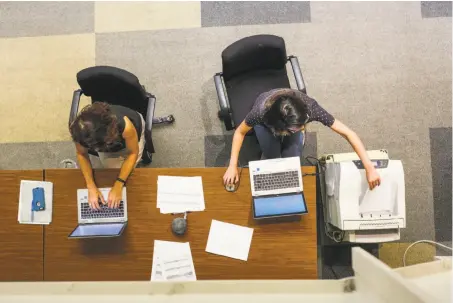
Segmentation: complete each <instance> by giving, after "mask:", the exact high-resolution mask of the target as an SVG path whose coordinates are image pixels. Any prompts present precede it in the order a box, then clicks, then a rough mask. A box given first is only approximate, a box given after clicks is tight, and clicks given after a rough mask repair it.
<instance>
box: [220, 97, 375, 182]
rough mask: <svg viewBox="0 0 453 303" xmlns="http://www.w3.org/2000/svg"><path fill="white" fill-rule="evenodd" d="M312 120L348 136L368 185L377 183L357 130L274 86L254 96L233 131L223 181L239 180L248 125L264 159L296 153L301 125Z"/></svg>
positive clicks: (315, 104) (301, 140)
mask: <svg viewBox="0 0 453 303" xmlns="http://www.w3.org/2000/svg"><path fill="white" fill-rule="evenodd" d="M313 121H317V122H321V123H322V124H324V125H325V126H327V127H330V128H331V129H332V130H333V131H335V132H336V133H338V134H339V135H341V136H342V137H344V138H345V139H346V140H348V142H349V143H350V144H351V146H352V148H353V149H354V151H355V152H356V153H357V155H358V156H359V158H360V160H362V162H363V164H364V166H365V169H366V176H367V180H368V184H369V187H370V189H373V188H374V187H376V186H378V185H380V183H381V179H380V176H379V174H378V172H377V170H376V168H375V167H374V165H373V163H372V162H371V160H370V159H369V158H368V155H367V153H366V150H365V147H364V146H363V144H362V141H361V140H360V138H359V137H358V136H357V134H356V133H355V132H353V131H352V130H351V129H349V128H348V127H347V126H346V125H344V124H343V123H341V122H340V121H339V120H338V119H335V118H334V117H333V116H332V115H331V114H329V113H328V112H327V111H326V110H325V109H323V108H322V107H321V106H320V105H319V104H318V102H316V100H314V99H312V98H310V97H308V96H307V95H306V94H304V93H302V92H300V91H298V90H294V89H274V90H271V91H269V92H265V93H263V94H261V95H259V96H258V98H257V99H256V101H255V104H254V105H253V108H252V110H251V111H250V112H249V113H248V114H247V116H246V117H245V119H244V121H242V123H241V124H240V125H239V126H238V127H237V128H236V131H235V132H234V136H233V146H232V148H231V157H230V165H229V167H228V169H227V171H226V173H225V175H224V176H223V181H224V184H225V185H226V184H234V183H236V182H238V181H239V175H238V168H237V165H238V157H239V151H240V150H241V146H242V142H243V140H244V137H245V135H246V134H247V133H248V132H249V131H250V130H251V129H252V128H253V130H254V132H255V134H256V137H257V138H258V142H259V145H260V147H261V151H262V153H263V158H264V159H274V158H280V157H283V158H285V157H300V156H301V154H302V149H303V145H304V132H305V125H307V124H308V123H310V122H313Z"/></svg>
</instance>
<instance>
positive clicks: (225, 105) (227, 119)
mask: <svg viewBox="0 0 453 303" xmlns="http://www.w3.org/2000/svg"><path fill="white" fill-rule="evenodd" d="M214 84H215V89H216V91H217V98H218V99H219V106H220V110H219V113H218V115H219V118H220V120H222V121H223V123H224V124H225V128H226V130H233V129H234V125H233V121H232V119H231V116H230V114H231V108H230V102H229V101H228V97H227V95H226V92H225V87H224V85H223V78H222V73H217V74H215V75H214Z"/></svg>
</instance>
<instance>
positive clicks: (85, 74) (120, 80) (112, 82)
mask: <svg viewBox="0 0 453 303" xmlns="http://www.w3.org/2000/svg"><path fill="white" fill-rule="evenodd" d="M77 82H78V83H79V85H80V89H77V90H75V91H74V93H73V96H72V105H71V111H70V114H69V125H70V124H71V123H72V121H74V119H75V118H76V117H77V113H78V110H79V102H80V97H81V96H82V94H84V95H86V96H88V97H91V102H92V103H94V102H97V101H102V102H107V103H109V104H113V105H122V106H125V107H128V108H130V109H133V110H135V111H137V112H139V113H140V114H142V116H143V118H144V119H145V122H146V123H145V140H146V144H145V150H144V151H143V156H142V163H143V164H149V163H151V162H152V154H153V153H154V144H153V139H152V136H151V132H152V127H153V124H170V123H173V122H174V120H175V119H174V117H173V115H168V116H166V117H160V118H155V117H154V109H155V107H156V97H155V96H154V95H152V94H150V93H148V92H147V91H146V90H145V87H144V86H142V85H141V84H140V82H139V81H138V79H137V77H136V76H135V75H134V74H132V73H130V72H128V71H126V70H123V69H120V68H117V67H112V66H94V67H89V68H86V69H83V70H81V71H79V72H78V73H77ZM88 152H89V153H90V154H91V155H93V156H99V155H98V153H97V152H96V151H94V150H89V151H88Z"/></svg>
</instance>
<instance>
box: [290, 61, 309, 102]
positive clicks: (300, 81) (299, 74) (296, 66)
mask: <svg viewBox="0 0 453 303" xmlns="http://www.w3.org/2000/svg"><path fill="white" fill-rule="evenodd" d="M288 60H289V62H290V63H291V67H292V68H293V73H294V78H295V79H296V85H297V89H299V90H300V91H301V92H303V93H304V94H306V93H307V89H306V87H305V81H304V78H303V76H302V72H301V71H300V66H299V60H298V59H297V57H296V56H289V57H288Z"/></svg>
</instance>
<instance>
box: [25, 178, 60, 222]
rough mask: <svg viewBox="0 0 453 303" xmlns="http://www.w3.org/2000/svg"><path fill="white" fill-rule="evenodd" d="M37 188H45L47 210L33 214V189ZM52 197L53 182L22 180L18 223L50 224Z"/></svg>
mask: <svg viewBox="0 0 453 303" xmlns="http://www.w3.org/2000/svg"><path fill="white" fill-rule="evenodd" d="M35 187H42V188H44V199H45V204H46V208H45V210H43V211H35V212H33V214H32V211H31V204H32V201H33V188H35ZM52 197H53V184H52V182H43V181H27V180H22V181H21V182H20V192H19V207H18V212H17V221H19V223H21V224H50V223H51V222H52V202H53V201H52Z"/></svg>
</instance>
